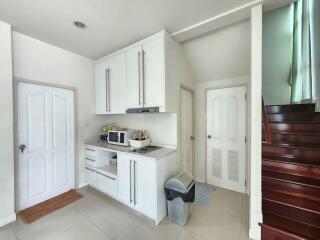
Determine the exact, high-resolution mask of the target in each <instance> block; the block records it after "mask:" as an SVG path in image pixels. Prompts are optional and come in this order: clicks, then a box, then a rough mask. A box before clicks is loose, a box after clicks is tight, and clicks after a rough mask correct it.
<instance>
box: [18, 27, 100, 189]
mask: <svg viewBox="0 0 320 240" xmlns="http://www.w3.org/2000/svg"><path fill="white" fill-rule="evenodd" d="M12 42H13V66H14V68H13V69H14V70H13V75H14V77H15V78H22V79H28V80H33V81H39V82H44V83H49V84H58V85H63V86H68V87H74V88H76V89H77V92H76V93H77V100H78V102H77V105H76V107H77V108H76V113H77V115H76V119H77V123H76V124H77V129H76V134H77V141H76V150H77V152H76V163H78V164H77V167H78V171H76V173H78V183H79V184H82V183H84V182H85V176H84V162H83V159H84V157H83V143H84V141H85V140H87V139H90V138H93V137H94V136H96V135H97V133H98V132H99V128H100V126H101V125H102V124H103V123H104V122H105V120H104V118H103V117H101V116H96V115H95V112H94V111H95V110H94V109H95V107H94V88H93V87H94V84H93V79H94V72H93V61H92V60H90V59H88V58H84V57H81V56H79V55H76V54H73V53H71V52H68V51H65V50H63V49H61V48H58V47H54V46H52V45H49V44H47V43H44V42H41V41H39V40H36V39H33V38H30V37H28V36H25V35H23V34H20V33H17V32H12Z"/></svg>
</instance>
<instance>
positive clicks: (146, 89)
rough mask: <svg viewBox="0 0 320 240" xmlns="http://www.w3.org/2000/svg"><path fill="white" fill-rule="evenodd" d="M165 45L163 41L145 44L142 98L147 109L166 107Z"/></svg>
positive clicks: (160, 39)
mask: <svg viewBox="0 0 320 240" xmlns="http://www.w3.org/2000/svg"><path fill="white" fill-rule="evenodd" d="M164 93H165V76H164V43H163V39H162V38H159V39H156V40H150V41H149V42H146V43H144V44H143V82H142V95H143V96H142V97H143V104H144V106H146V107H158V106H161V107H163V106H165V102H164V101H165V99H164V96H165V94H164Z"/></svg>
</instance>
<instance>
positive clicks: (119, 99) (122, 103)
mask: <svg viewBox="0 0 320 240" xmlns="http://www.w3.org/2000/svg"><path fill="white" fill-rule="evenodd" d="M108 79H109V80H108V81H109V85H108V92H107V95H109V96H108V100H109V113H113V114H118V113H125V111H126V56H125V53H121V54H119V55H116V56H114V57H112V58H110V59H109V75H108Z"/></svg>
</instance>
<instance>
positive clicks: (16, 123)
mask: <svg viewBox="0 0 320 240" xmlns="http://www.w3.org/2000/svg"><path fill="white" fill-rule="evenodd" d="M19 83H27V84H34V85H39V86H44V87H53V88H61V89H66V90H71V91H73V104H74V124H73V125H74V146H73V147H74V159H73V161H74V178H75V179H74V188H79V171H77V169H78V168H79V161H76V159H78V157H79V154H78V144H77V143H78V132H77V131H76V129H78V89H77V88H76V87H71V86H66V85H60V84H55V83H47V82H42V81H36V80H30V79H25V78H16V77H14V78H13V126H14V128H13V133H14V145H13V146H14V182H15V183H14V189H15V190H14V202H15V203H14V206H15V211H16V212H18V211H19V210H20V209H19V207H20V202H19V201H20V200H19V199H20V198H19V194H20V186H19V182H20V176H19V167H20V166H19V153H20V152H19V115H18V97H19V96H18V84H19Z"/></svg>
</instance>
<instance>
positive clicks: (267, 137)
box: [262, 98, 272, 145]
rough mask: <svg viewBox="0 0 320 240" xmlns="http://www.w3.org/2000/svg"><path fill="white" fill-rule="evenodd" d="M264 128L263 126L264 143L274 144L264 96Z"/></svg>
mask: <svg viewBox="0 0 320 240" xmlns="http://www.w3.org/2000/svg"><path fill="white" fill-rule="evenodd" d="M262 128H263V133H264V136H263V138H262V139H263V140H262V143H265V144H268V145H271V144H272V139H271V134H270V129H269V122H268V116H267V109H266V106H265V105H264V101H263V98H262Z"/></svg>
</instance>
